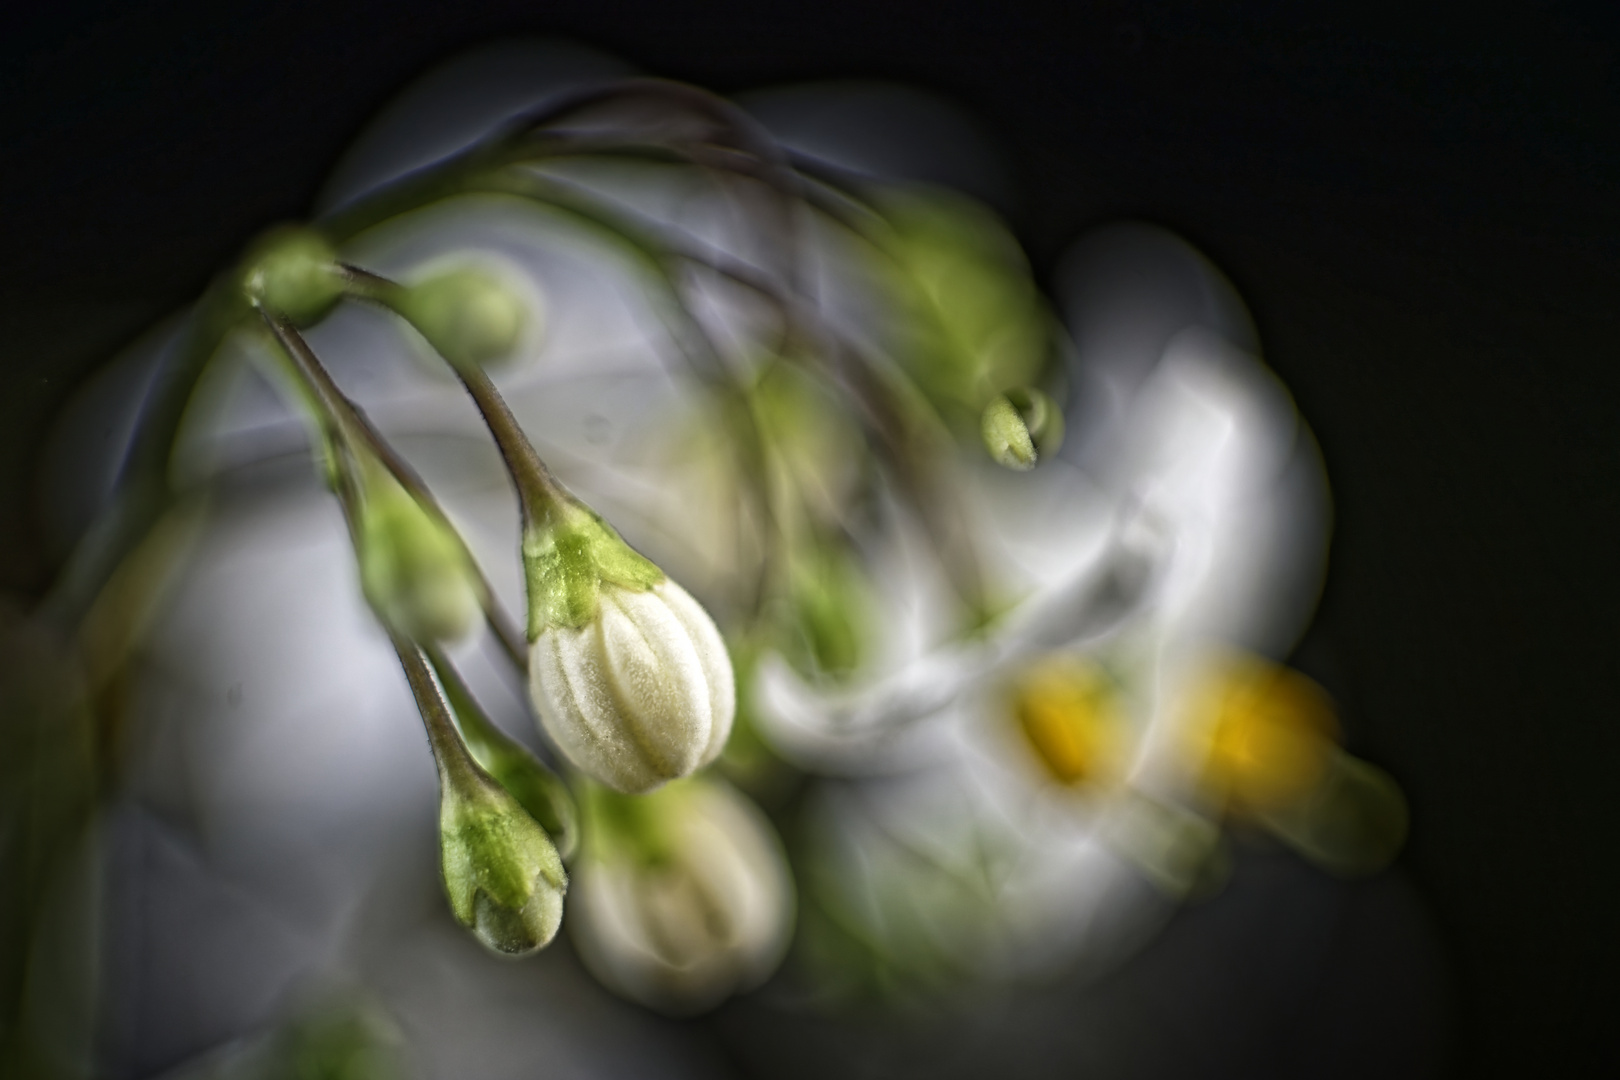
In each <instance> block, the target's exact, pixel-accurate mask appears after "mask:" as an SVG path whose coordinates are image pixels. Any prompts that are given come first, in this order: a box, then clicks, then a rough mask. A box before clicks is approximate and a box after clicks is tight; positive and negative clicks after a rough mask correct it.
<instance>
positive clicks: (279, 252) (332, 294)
mask: <svg viewBox="0 0 1620 1080" xmlns="http://www.w3.org/2000/svg"><path fill="white" fill-rule="evenodd" d="M241 282H242V292H243V293H244V294H245V295H246V296H247V298H248V300H249V301H250V302H251V303H253V304H256V305H258V306H260V307H263V308H265V309H266V310H268V311H271V312H275V313H276V314H279V315H284V316H286V317H287V319H288V320H290V321H291V322H292V323H293V324H294V325H295V326H300V327H302V326H309V325H311V324H312V323H316V322H319V321H320V320H321V318H322V317H323V316H325V315H326V313H327V312H329V311H331V310H332V308H333V307H334V306H335V305H336V304H337V302H338V301H339V300H340V299H342V297H343V292H344V284H343V278H342V275H341V273H340V272H339V270H338V265H337V250H336V249H335V248H334V247H333V246H332V244H331V242H330V241H328V240H327V239H326V237H324V236H322V235H321V234H320V233H318V232H316V231H315V230H314V229H310V228H306V227H304V226H301V225H287V226H282V227H281V228H277V229H272V230H271V231H270V232H268V233H265V234H264V235H263V236H262V237H260V238H259V239H258V240H257V241H255V242H254V244H253V246H252V247H250V248H249V249H248V253H247V255H246V256H245V257H244V259H243V260H242V271H241Z"/></svg>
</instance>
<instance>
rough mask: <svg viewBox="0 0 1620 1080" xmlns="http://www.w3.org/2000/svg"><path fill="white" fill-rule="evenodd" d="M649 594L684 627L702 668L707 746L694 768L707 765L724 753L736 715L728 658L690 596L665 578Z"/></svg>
mask: <svg viewBox="0 0 1620 1080" xmlns="http://www.w3.org/2000/svg"><path fill="white" fill-rule="evenodd" d="M653 592H655V593H657V594H659V595H660V596H662V597H663V598H664V602H665V603H666V604H667V605H668V606H669V610H670V612H671V613H672V614H673V615H674V616H675V618H676V619H677V620H678V621H679V622H680V624H681V625H682V626H683V627H685V629H686V633H687V635H688V637H689V638H690V640H691V642H692V646H693V648H694V649H695V650H696V651H697V656H698V661H699V663H701V664H702V665H703V678H704V682H705V684H706V685H707V686H708V688H709V708H710V710H711V713H712V719H711V726H710V729H709V741H708V746H707V747H705V748H704V751H703V754H702V756H701V757H700V758H699V759H698V764H699V765H707V764H708V763H709V762H711V761H713V760H714V759H715V758H717V757H719V756H720V751H721V750H724V749H725V746H726V739H727V738H729V737H730V736H731V722H732V720H733V719H734V718H735V716H736V715H737V680H736V676H735V675H733V674H732V671H731V656H730V654H729V653H727V652H726V643H725V640H724V639H723V638H721V636H720V630H719V628H717V627H716V626H715V625H714V620H713V619H711V618H709V613H708V612H707V611H705V610H703V605H702V604H699V603H698V602H697V601H696V600H694V599H692V596H691V594H690V593H688V592H687V591H686V590H685V589H683V588H681V587H680V586H679V585H677V584H676V583H675V582H674V581H673V580H670V579H668V578H666V579H665V580H664V581H662V582H660V583H659V584H658V585H656V586H654V587H653Z"/></svg>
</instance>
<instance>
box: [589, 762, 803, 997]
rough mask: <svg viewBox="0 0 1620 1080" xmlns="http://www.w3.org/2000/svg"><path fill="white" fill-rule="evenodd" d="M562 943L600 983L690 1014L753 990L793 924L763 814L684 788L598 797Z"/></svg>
mask: <svg viewBox="0 0 1620 1080" xmlns="http://www.w3.org/2000/svg"><path fill="white" fill-rule="evenodd" d="M595 794H596V798H595V799H594V800H593V802H592V803H591V811H592V815H591V817H590V819H589V825H590V828H589V829H588V830H587V839H586V848H585V853H584V857H583V858H582V859H581V862H580V864H579V867H578V869H577V871H576V874H575V882H574V894H573V897H574V898H573V901H572V904H573V907H572V916H573V917H572V918H571V919H570V920H569V934H570V936H571V937H572V939H573V941H574V944H575V947H576V948H577V949H578V950H579V954H580V956H581V958H582V959H583V960H584V961H585V964H586V966H587V967H589V968H590V970H591V972H592V974H594V975H595V976H596V977H597V978H598V979H599V980H600V981H601V982H602V983H603V984H604V985H605V986H607V987H609V988H610V989H612V990H614V991H616V992H618V993H620V994H623V995H624V996H625V997H628V998H630V999H632V1000H634V1001H638V1002H640V1003H641V1004H644V1005H647V1006H650V1007H652V1008H655V1009H659V1010H661V1011H663V1012H668V1013H677V1014H690V1013H694V1012H698V1011H701V1010H703V1009H706V1008H709V1007H711V1006H713V1005H716V1004H718V1003H719V1002H720V1001H721V1000H723V999H724V998H726V997H727V996H729V995H731V994H734V993H738V992H740V991H743V990H747V989H750V988H752V987H754V986H756V985H758V984H759V983H760V982H762V981H763V980H764V979H765V978H766V977H767V976H769V975H770V973H771V972H772V971H774V970H775V969H776V966H777V964H778V963H780V962H781V959H782V955H783V952H784V951H785V950H786V948H787V943H788V939H789V936H790V932H791V930H792V926H793V906H794V901H793V883H792V878H791V875H790V873H789V870H788V864H787V859H786V857H785V856H784V854H783V852H782V847H781V844H780V842H779V841H778V840H777V838H776V835H775V833H774V832H773V831H772V829H771V826H770V823H769V822H767V821H766V820H765V817H764V815H763V814H761V813H760V812H759V810H758V809H757V808H756V807H755V806H754V805H753V803H751V802H749V801H748V800H747V799H746V798H745V797H743V796H742V795H740V794H738V793H737V792H736V791H735V790H733V789H732V788H730V787H729V786H727V785H725V784H721V783H718V782H711V781H698V780H693V781H690V782H686V783H682V784H675V785H671V786H670V787H668V788H665V789H664V790H662V791H660V792H658V793H657V794H655V795H652V796H647V797H642V798H625V797H623V796H616V795H613V794H611V793H609V792H603V791H600V789H598V791H597V792H596V793H595Z"/></svg>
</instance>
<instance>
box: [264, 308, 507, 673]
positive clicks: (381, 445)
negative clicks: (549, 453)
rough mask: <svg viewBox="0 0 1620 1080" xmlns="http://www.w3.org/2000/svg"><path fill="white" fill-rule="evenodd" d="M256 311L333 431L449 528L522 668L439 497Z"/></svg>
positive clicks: (301, 348) (489, 616)
mask: <svg viewBox="0 0 1620 1080" xmlns="http://www.w3.org/2000/svg"><path fill="white" fill-rule="evenodd" d="M260 314H261V315H262V316H263V318H264V322H265V325H266V326H268V327H269V329H270V332H271V334H272V335H273V336H274V337H275V339H276V341H277V343H278V344H279V345H280V346H281V348H282V350H283V352H285V353H286V355H287V356H288V358H289V359H291V360H292V362H293V366H294V368H295V370H296V371H297V373H298V375H299V376H300V378H301V379H302V381H303V382H304V384H305V385H306V386H307V387H308V388H309V390H310V392H311V393H312V394H313V395H314V396H315V398H316V401H317V403H318V405H319V406H320V408H321V410H322V412H323V413H324V414H325V415H326V416H327V417H328V418H329V421H330V423H331V424H332V425H333V427H334V428H335V429H336V431H335V433H336V434H337V435H338V437H339V438H340V439H346V440H349V441H351V442H358V443H359V444H361V445H363V446H364V447H365V448H366V450H367V451H369V452H370V453H371V454H372V455H373V456H375V457H376V458H377V460H378V461H380V462H381V463H382V466H383V468H384V469H385V470H386V471H387V472H388V474H389V475H390V476H392V477H393V478H394V480H395V482H397V483H398V484H399V486H400V487H402V488H404V489H405V492H406V493H407V494H408V495H410V496H411V498H413V499H415V500H416V502H417V503H418V504H419V505H421V506H422V507H423V508H424V509H425V510H427V511H428V512H429V513H430V514H432V515H434V516H435V517H437V518H438V519H439V520H440V521H442V522H443V523H444V524H445V525H446V527H448V528H449V529H450V532H451V535H453V536H454V537H455V538H456V543H457V544H459V545H460V546H461V550H462V554H463V555H464V556H465V557H466V560H467V565H468V566H470V567H471V568H472V570H473V575H474V585H475V586H476V591H477V594H478V602H479V606H480V607H481V608H482V609H483V612H484V620H485V622H487V623H488V625H489V628H490V630H491V632H493V633H494V635H495V637H496V639H497V640H498V641H499V642H500V644H501V651H502V652H504V653H505V654H506V656H507V658H508V659H509V660H511V662H512V663H513V665H514V666H516V667H517V669H518V670H519V671H524V670H527V668H528V646H527V642H526V641H525V640H524V638H523V635H522V634H521V633H520V632H519V630H518V628H517V624H516V623H514V622H513V621H512V619H511V616H509V615H507V613H506V611H505V609H504V608H503V607H502V606H501V603H500V601H499V600H498V599H496V596H495V590H494V587H493V586H492V585H491V584H490V582H489V578H488V576H486V575H485V574H484V571H483V568H482V567H480V566H479V565H478V561H477V559H475V558H474V557H473V553H472V551H471V549H470V548H468V547H467V542H466V540H464V539H463V538H462V536H461V534H460V533H459V532H458V531H457V530H456V529H455V528H454V527H453V526H450V520H449V518H448V517H447V516H446V515H445V512H444V509H443V508H442V507H441V506H440V505H439V503H438V500H437V499H435V498H434V497H433V492H432V491H431V490H429V488H428V486H427V485H426V484H425V483H423V481H422V478H421V477H420V476H418V475H417V474H416V471H415V470H414V469H412V468H411V467H410V464H409V463H408V462H406V461H405V459H404V458H402V457H400V456H399V453H398V452H397V451H395V449H394V448H393V446H392V445H390V444H389V442H388V440H386V439H384V438H383V437H382V434H381V433H380V432H378V431H377V429H376V428H374V427H373V426H372V425H371V422H370V421H369V420H367V419H366V416H365V413H363V412H362V411H361V409H360V407H359V406H358V405H356V404H355V403H354V402H353V401H351V400H349V398H348V397H347V396H346V395H345V394H344V393H343V391H342V390H341V389H339V387H338V385H337V383H336V382H334V381H333V380H332V376H331V374H330V373H329V372H328V371H327V370H326V366H325V365H324V364H322V363H321V362H320V359H319V358H318V357H317V356H316V355H315V352H314V350H313V349H311V348H310V347H309V343H308V342H306V341H305V340H304V336H303V335H302V334H300V333H299V332H298V329H297V327H295V326H293V325H292V324H291V323H290V322H288V321H287V320H286V319H284V318H282V317H281V316H279V315H276V314H273V313H271V312H268V311H264V310H263V309H260ZM355 494H356V493H354V492H350V493H349V498H350V500H351V501H352V499H353V497H354V495H355ZM339 497H340V499H342V498H344V492H342V491H340V492H339ZM347 509H348V507H347V506H346V510H347Z"/></svg>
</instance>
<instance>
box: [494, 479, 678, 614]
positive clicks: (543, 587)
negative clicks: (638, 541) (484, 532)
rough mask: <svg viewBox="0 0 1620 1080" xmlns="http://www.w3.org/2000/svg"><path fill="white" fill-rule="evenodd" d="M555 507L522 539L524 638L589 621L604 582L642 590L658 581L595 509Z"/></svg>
mask: <svg viewBox="0 0 1620 1080" xmlns="http://www.w3.org/2000/svg"><path fill="white" fill-rule="evenodd" d="M558 509H559V512H557V513H553V514H549V515H548V520H546V521H545V522H542V523H538V524H535V525H531V526H530V528H529V530H528V532H527V533H526V534H525V535H524V537H523V568H524V573H525V575H526V577H527V579H528V587H529V640H530V641H533V640H534V639H535V638H537V637H539V636H540V634H541V632H542V631H544V630H546V629H574V628H577V627H580V626H584V625H585V624H586V623H588V622H590V621H591V620H593V619H595V618H596V613H597V610H598V608H599V607H600V605H601V592H602V586H603V585H604V584H607V585H616V586H618V587H620V588H623V589H629V590H631V591H633V592H645V591H646V590H648V589H650V588H652V587H653V586H654V585H657V584H658V583H659V582H660V581H663V580H664V572H663V571H662V570H660V569H659V568H658V566H657V565H656V564H655V563H653V562H652V561H651V560H650V559H648V558H647V557H646V556H644V555H642V554H641V553H639V552H637V551H636V550H635V549H634V548H632V547H631V546H630V545H629V544H627V543H625V542H624V540H623V538H622V537H620V536H619V534H618V531H617V530H615V529H614V528H613V526H611V525H609V524H608V523H607V522H606V521H603V520H602V518H601V516H600V515H598V514H597V513H596V512H595V511H593V510H590V509H589V508H587V507H585V506H583V505H580V504H578V503H573V504H571V505H567V506H563V507H559V508H558Z"/></svg>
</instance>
